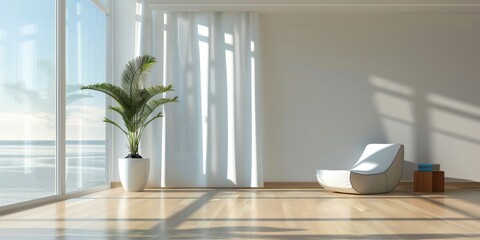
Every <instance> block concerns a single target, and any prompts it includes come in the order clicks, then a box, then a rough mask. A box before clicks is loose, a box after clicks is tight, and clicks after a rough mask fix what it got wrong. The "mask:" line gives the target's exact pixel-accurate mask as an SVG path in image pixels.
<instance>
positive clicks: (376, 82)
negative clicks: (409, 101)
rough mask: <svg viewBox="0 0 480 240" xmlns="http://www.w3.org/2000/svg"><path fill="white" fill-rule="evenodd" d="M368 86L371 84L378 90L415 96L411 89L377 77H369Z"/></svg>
mask: <svg viewBox="0 0 480 240" xmlns="http://www.w3.org/2000/svg"><path fill="white" fill-rule="evenodd" d="M370 84H372V85H373V86H375V87H377V88H379V89H382V90H387V91H391V92H395V93H399V94H402V95H405V96H413V95H414V94H415V92H414V90H413V89H412V88H411V87H408V86H405V85H403V84H400V83H397V82H394V81H391V80H388V79H385V78H382V77H379V76H371V77H370Z"/></svg>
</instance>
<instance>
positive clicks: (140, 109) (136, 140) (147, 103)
mask: <svg viewBox="0 0 480 240" xmlns="http://www.w3.org/2000/svg"><path fill="white" fill-rule="evenodd" d="M155 62H156V59H155V57H153V56H149V55H144V56H140V57H137V58H134V59H132V60H131V61H129V62H128V63H127V64H126V66H125V68H124V70H123V72H122V76H121V78H122V85H121V86H120V87H119V86H116V85H113V84H110V83H97V84H92V85H87V86H82V87H81V89H90V90H95V91H99V92H103V93H105V94H107V95H108V96H110V97H111V98H113V99H114V100H115V101H116V102H117V104H118V106H111V105H110V106H108V109H110V110H113V111H114V112H117V113H118V114H120V116H121V117H122V119H123V123H124V127H122V126H121V125H120V124H118V123H117V122H115V121H113V120H111V119H109V118H105V119H104V122H106V123H110V124H112V125H114V126H115V127H117V128H119V129H120V130H121V131H122V132H123V133H124V134H125V135H126V137H127V139H128V148H129V154H128V156H127V158H142V157H141V156H140V155H139V154H138V148H139V145H140V140H141V138H142V135H143V132H144V130H145V128H146V127H147V125H148V124H149V123H151V122H152V121H153V120H155V119H157V118H160V117H163V115H162V112H158V113H156V114H154V112H155V110H156V109H157V108H158V107H160V106H162V105H163V104H166V103H170V102H177V99H178V97H174V98H155V96H157V95H159V94H163V93H165V92H168V91H173V88H172V85H168V86H162V85H157V86H152V87H147V88H145V87H144V86H143V79H144V76H145V74H146V73H147V72H148V71H149V70H150V68H151V67H152V65H153V64H154V63H155Z"/></svg>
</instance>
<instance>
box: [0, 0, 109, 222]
mask: <svg viewBox="0 0 480 240" xmlns="http://www.w3.org/2000/svg"><path fill="white" fill-rule="evenodd" d="M66 1H67V0H55V41H56V43H55V64H56V74H55V75H56V76H55V79H56V103H55V105H56V106H55V115H56V120H55V122H56V135H55V136H56V139H55V153H56V156H55V163H56V167H55V184H56V187H55V190H56V191H55V195H52V196H47V197H42V198H37V199H33V200H28V201H23V202H18V203H13V204H9V205H5V206H0V214H2V215H3V214H7V213H10V212H15V211H21V210H26V209H29V208H33V207H37V206H40V205H45V204H49V203H53V202H57V201H61V200H65V199H69V198H73V197H78V196H81V195H86V194H90V193H94V192H98V191H102V190H106V189H109V188H110V181H111V177H110V176H111V165H112V162H111V160H110V159H111V156H112V127H111V126H110V125H106V129H105V131H106V134H105V136H106V137H105V138H106V139H105V148H106V152H105V173H106V185H104V186H98V187H94V188H89V189H82V190H78V191H73V192H69V193H67V192H66V170H67V169H66V167H67V165H66V150H65V148H66V134H65V133H66V115H65V112H66V104H65V101H66V96H65V93H66ZM91 2H92V3H93V4H94V5H95V6H97V8H99V10H100V11H102V12H103V13H104V14H105V15H106V16H107V17H106V35H107V37H106V43H105V44H106V59H105V61H106V64H105V66H106V71H105V72H106V76H105V77H106V79H107V82H108V81H111V80H110V79H111V76H112V72H111V69H112V64H111V61H110V60H111V59H112V52H113V51H112V44H110V43H111V41H112V38H111V37H112V27H111V25H112V23H111V21H112V19H111V16H110V8H111V1H110V0H107V1H106V2H107V5H105V4H103V3H102V2H101V1H99V0H91ZM105 99H106V104H107V105H110V104H111V100H110V99H109V98H107V97H105ZM109 115H111V113H109V112H107V117H108V116H109Z"/></svg>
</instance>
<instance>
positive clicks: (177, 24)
mask: <svg viewBox="0 0 480 240" xmlns="http://www.w3.org/2000/svg"><path fill="white" fill-rule="evenodd" d="M145 14H147V15H145ZM138 25H139V26H140V27H139V26H138ZM137 30H138V31H137V35H138V37H137V40H138V41H137V42H138V43H140V44H139V45H138V46H137V54H143V53H149V54H153V55H154V56H156V57H157V58H159V63H158V64H157V66H156V69H154V71H153V72H152V78H151V79H152V80H151V81H152V82H153V83H154V84H156V83H163V84H173V86H174V88H175V92H173V93H171V94H172V96H173V95H178V96H179V99H180V102H179V103H175V104H170V105H168V106H165V109H164V113H165V114H164V115H165V117H164V119H163V122H160V121H159V122H157V123H155V124H154V125H153V126H151V128H150V131H149V132H148V134H147V135H146V136H145V139H144V140H143V145H142V146H143V148H142V155H145V156H147V157H150V158H151V161H152V163H151V174H150V179H149V185H150V186H162V187H164V186H196V187H261V186H263V169H262V157H261V156H262V154H261V152H260V150H261V147H260V144H261V135H262V134H261V132H260V131H259V129H261V128H260V125H261V121H260V119H261V115H260V111H259V108H258V105H259V104H258V102H259V97H258V96H257V95H258V94H257V93H258V91H259V88H260V87H261V85H260V83H259V79H258V77H257V76H258V75H259V74H258V66H257V64H258V60H257V58H258V55H259V54H258V50H257V48H258V46H257V45H256V44H257V42H258V41H257V39H258V15H257V14H255V13H250V12H161V11H154V12H150V13H145V12H144V13H143V15H142V19H141V20H140V21H139V22H138V23H137ZM155 81H157V82H155ZM169 94H170V93H169Z"/></svg>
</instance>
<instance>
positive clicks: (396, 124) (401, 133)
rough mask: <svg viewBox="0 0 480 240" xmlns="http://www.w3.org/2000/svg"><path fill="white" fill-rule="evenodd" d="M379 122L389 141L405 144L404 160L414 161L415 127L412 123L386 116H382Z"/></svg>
mask: <svg viewBox="0 0 480 240" xmlns="http://www.w3.org/2000/svg"><path fill="white" fill-rule="evenodd" d="M380 121H381V123H382V127H383V131H384V132H385V135H386V139H387V141H388V142H389V143H400V144H403V145H404V146H405V160H408V161H412V162H416V160H415V153H416V152H417V151H416V142H415V128H414V126H413V125H411V124H408V123H405V122H401V121H398V120H395V119H391V118H388V117H382V118H381V120H380Z"/></svg>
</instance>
